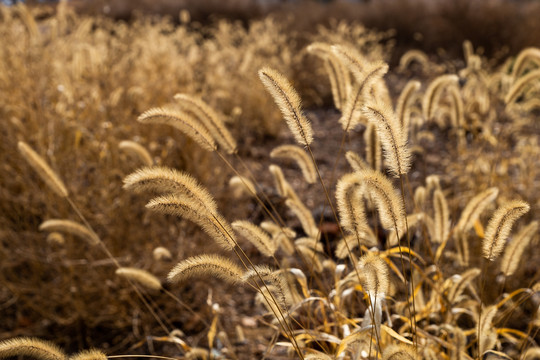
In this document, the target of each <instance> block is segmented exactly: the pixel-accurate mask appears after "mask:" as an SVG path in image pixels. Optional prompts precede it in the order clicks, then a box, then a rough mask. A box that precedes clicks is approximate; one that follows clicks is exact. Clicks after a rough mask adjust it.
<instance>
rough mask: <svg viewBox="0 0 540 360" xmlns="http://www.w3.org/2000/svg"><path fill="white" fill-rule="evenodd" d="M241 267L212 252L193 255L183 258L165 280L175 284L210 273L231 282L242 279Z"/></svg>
mask: <svg viewBox="0 0 540 360" xmlns="http://www.w3.org/2000/svg"><path fill="white" fill-rule="evenodd" d="M243 273H244V272H243V271H242V269H241V268H240V267H239V266H238V265H236V264H235V263H233V262H232V261H231V260H229V259H227V258H225V257H223V256H220V255H214V254H205V255H199V256H193V257H190V258H188V259H185V260H183V261H181V262H179V263H178V264H176V266H175V267H174V268H173V269H172V270H171V271H170V272H169V274H168V275H167V281H168V282H169V283H173V284H176V283H178V282H181V281H185V280H187V279H190V278H193V277H198V276H205V275H212V276H215V277H217V278H219V279H222V280H225V281H227V282H229V283H231V284H234V283H238V282H241V281H242V276H243Z"/></svg>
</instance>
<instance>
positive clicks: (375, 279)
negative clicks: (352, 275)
mask: <svg viewBox="0 0 540 360" xmlns="http://www.w3.org/2000/svg"><path fill="white" fill-rule="evenodd" d="M358 270H359V271H360V273H361V274H363V282H362V286H363V287H364V290H365V291H366V292H367V293H368V294H369V295H370V297H372V298H373V299H374V298H377V299H383V298H384V296H385V295H386V293H387V292H388V286H389V285H390V283H389V280H388V279H389V276H388V266H387V265H386V263H385V262H384V260H383V259H382V258H381V257H380V256H378V255H376V254H374V253H372V252H368V253H367V254H366V255H364V256H362V257H361V258H360V260H359V261H358Z"/></svg>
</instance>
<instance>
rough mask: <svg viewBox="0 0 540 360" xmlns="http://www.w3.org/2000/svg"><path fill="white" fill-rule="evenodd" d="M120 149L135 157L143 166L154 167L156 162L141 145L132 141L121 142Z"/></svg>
mask: <svg viewBox="0 0 540 360" xmlns="http://www.w3.org/2000/svg"><path fill="white" fill-rule="evenodd" d="M118 148H119V149H120V150H123V151H125V152H127V153H128V154H132V155H134V156H135V157H136V158H137V159H139V161H140V162H141V163H143V165H146V166H152V165H154V160H152V156H151V155H150V153H149V152H148V150H146V148H145V147H144V146H142V145H141V144H139V143H136V142H135V141H131V140H123V141H120V143H119V144H118Z"/></svg>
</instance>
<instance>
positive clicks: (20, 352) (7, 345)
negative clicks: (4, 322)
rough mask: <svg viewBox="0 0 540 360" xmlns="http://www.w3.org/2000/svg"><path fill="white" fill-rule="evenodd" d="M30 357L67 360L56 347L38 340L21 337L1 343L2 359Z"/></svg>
mask: <svg viewBox="0 0 540 360" xmlns="http://www.w3.org/2000/svg"><path fill="white" fill-rule="evenodd" d="M18 356H28V357H31V358H34V359H39V360H67V356H66V354H64V352H63V351H62V350H60V348H59V347H57V346H56V345H54V344H52V343H50V342H47V341H43V340H40V339H36V338H26V337H19V338H13V339H9V340H4V341H2V342H0V359H7V358H12V357H18Z"/></svg>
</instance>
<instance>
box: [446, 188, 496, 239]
mask: <svg viewBox="0 0 540 360" xmlns="http://www.w3.org/2000/svg"><path fill="white" fill-rule="evenodd" d="M498 194H499V189H497V188H496V187H492V188H489V189H487V190H485V191H482V192H481V193H480V194H478V195H476V196H475V197H473V198H472V199H471V200H470V201H469V202H468V203H467V205H466V206H465V208H464V209H463V211H462V212H461V216H460V218H459V220H458V223H457V225H456V231H459V232H465V231H467V230H469V229H470V228H472V227H473V225H474V222H475V221H476V220H478V217H479V216H480V214H481V213H482V211H484V209H485V208H486V207H487V206H488V205H489V204H491V202H493V201H494V200H495V198H497V195H498Z"/></svg>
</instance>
